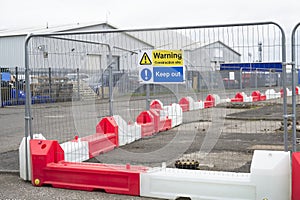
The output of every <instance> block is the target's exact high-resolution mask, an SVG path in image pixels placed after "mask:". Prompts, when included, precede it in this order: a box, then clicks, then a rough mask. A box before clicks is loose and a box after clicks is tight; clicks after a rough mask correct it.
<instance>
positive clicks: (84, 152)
mask: <svg viewBox="0 0 300 200" xmlns="http://www.w3.org/2000/svg"><path fill="white" fill-rule="evenodd" d="M60 146H61V148H62V149H63V150H64V153H65V161H69V162H82V161H86V160H88V159H89V158H90V156H89V144H88V142H87V141H81V139H77V140H73V141H70V142H64V143H62V144H60Z"/></svg>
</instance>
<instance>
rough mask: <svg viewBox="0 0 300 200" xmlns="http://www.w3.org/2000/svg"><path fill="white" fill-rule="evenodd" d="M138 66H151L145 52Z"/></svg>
mask: <svg viewBox="0 0 300 200" xmlns="http://www.w3.org/2000/svg"><path fill="white" fill-rule="evenodd" d="M140 65H152V62H151V60H150V58H149V56H148V54H147V53H146V52H145V53H144V54H143V56H142V58H141V61H140Z"/></svg>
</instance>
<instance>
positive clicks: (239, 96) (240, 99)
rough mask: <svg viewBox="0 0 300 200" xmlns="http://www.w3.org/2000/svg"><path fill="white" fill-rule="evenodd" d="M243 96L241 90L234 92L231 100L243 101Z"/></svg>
mask: <svg viewBox="0 0 300 200" xmlns="http://www.w3.org/2000/svg"><path fill="white" fill-rule="evenodd" d="M243 101H244V97H243V95H242V93H241V92H238V93H236V95H235V97H234V98H232V99H231V102H243Z"/></svg>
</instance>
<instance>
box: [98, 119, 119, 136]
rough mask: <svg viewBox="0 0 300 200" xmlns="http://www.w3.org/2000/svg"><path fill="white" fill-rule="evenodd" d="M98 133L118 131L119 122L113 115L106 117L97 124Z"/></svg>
mask: <svg viewBox="0 0 300 200" xmlns="http://www.w3.org/2000/svg"><path fill="white" fill-rule="evenodd" d="M96 133H104V134H106V133H116V134H117V133H118V124H117V123H116V121H115V120H114V118H113V117H104V118H103V119H101V121H100V122H99V123H98V124H97V126H96Z"/></svg>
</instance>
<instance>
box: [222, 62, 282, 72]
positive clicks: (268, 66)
mask: <svg viewBox="0 0 300 200" xmlns="http://www.w3.org/2000/svg"><path fill="white" fill-rule="evenodd" d="M220 70H221V71H222V70H229V71H234V70H242V71H256V70H257V71H263V72H268V71H270V70H272V71H274V72H282V63H281V62H268V63H262V62H260V63H223V64H221V66H220Z"/></svg>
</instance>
